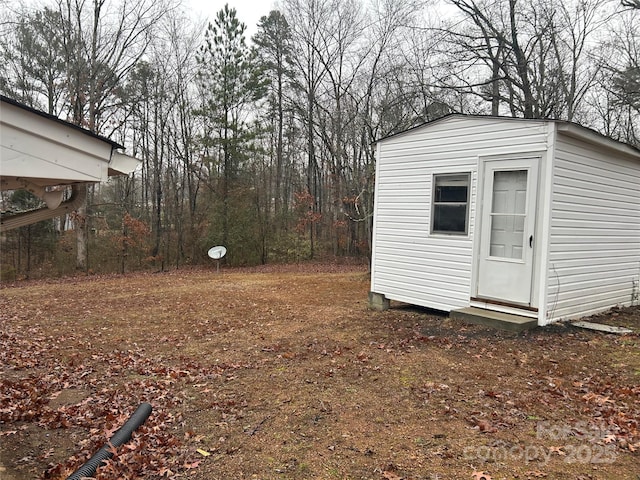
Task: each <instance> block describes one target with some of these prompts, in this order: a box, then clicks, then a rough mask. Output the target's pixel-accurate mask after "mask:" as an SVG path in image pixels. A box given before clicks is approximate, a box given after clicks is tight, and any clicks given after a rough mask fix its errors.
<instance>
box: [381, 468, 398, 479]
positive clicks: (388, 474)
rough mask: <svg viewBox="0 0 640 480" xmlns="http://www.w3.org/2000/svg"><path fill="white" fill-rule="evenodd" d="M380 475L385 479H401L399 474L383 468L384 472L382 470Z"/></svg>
mask: <svg viewBox="0 0 640 480" xmlns="http://www.w3.org/2000/svg"><path fill="white" fill-rule="evenodd" d="M382 476H383V477H384V478H385V479H386V480H402V477H401V476H399V475H396V474H395V473H393V472H390V471H388V470H385V471H384V472H382Z"/></svg>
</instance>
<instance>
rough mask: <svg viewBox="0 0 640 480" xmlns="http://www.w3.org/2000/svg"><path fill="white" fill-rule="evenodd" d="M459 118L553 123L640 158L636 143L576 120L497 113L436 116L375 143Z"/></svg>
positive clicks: (584, 138)
mask: <svg viewBox="0 0 640 480" xmlns="http://www.w3.org/2000/svg"><path fill="white" fill-rule="evenodd" d="M459 118H470V119H476V120H478V121H489V120H504V121H513V122H529V123H533V122H539V123H547V124H549V123H551V124H554V125H555V126H556V129H557V131H558V132H560V133H561V134H564V135H567V136H570V137H574V138H578V139H580V140H582V141H585V142H588V143H591V144H594V145H601V146H603V147H606V148H609V149H612V150H616V151H618V152H620V153H624V154H627V155H631V156H633V157H637V158H638V159H639V160H640V148H638V147H635V146H634V145H631V144H628V143H625V142H621V141H619V140H615V139H613V138H611V137H607V136H606V135H603V134H601V133H600V132H598V131H596V130H594V129H592V128H588V127H585V126H583V125H580V124H578V123H575V122H568V121H566V120H555V119H548V118H535V119H530V118H520V117H506V116H495V115H469V114H463V113H450V114H448V115H445V116H443V117H440V118H436V119H435V120H431V121H429V122H426V123H423V124H421V125H417V126H415V127H412V128H409V129H407V130H404V131H402V132H398V133H393V134H391V135H387V136H386V137H383V138H380V139H379V140H377V141H376V142H375V143H383V142H386V141H387V140H389V139H395V138H397V137H399V136H402V135H408V134H411V133H413V132H415V131H416V130H421V129H424V128H429V127H431V126H433V125H435V124H439V123H444V122H448V121H451V120H454V119H459Z"/></svg>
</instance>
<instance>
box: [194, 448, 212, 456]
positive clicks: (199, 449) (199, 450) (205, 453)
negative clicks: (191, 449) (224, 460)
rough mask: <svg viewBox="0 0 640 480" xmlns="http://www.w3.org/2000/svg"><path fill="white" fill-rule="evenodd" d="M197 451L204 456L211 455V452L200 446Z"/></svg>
mask: <svg viewBox="0 0 640 480" xmlns="http://www.w3.org/2000/svg"><path fill="white" fill-rule="evenodd" d="M196 452H198V453H199V454H200V455H202V456H203V457H208V456H209V455H211V454H210V453H209V452H207V451H206V450H203V449H201V448H198V449H197V450H196Z"/></svg>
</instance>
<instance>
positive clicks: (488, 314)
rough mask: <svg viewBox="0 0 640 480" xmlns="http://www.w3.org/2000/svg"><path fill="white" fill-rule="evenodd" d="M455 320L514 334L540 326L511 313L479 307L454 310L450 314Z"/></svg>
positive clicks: (533, 320)
mask: <svg viewBox="0 0 640 480" xmlns="http://www.w3.org/2000/svg"><path fill="white" fill-rule="evenodd" d="M449 317H451V318H452V319H454V320H461V321H463V322H467V323H473V324H475V325H484V326H487V327H491V328H496V329H500V330H510V331H512V332H522V331H523V330H528V329H531V328H535V327H537V326H538V320H537V319H535V318H530V317H523V316H520V315H512V314H510V313H502V312H494V311H492V310H485V309H483V308H477V307H466V308H461V309H459V310H452V311H451V313H450V314H449Z"/></svg>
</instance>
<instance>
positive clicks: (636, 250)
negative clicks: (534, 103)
mask: <svg viewBox="0 0 640 480" xmlns="http://www.w3.org/2000/svg"><path fill="white" fill-rule="evenodd" d="M373 225H374V227H373V240H372V263H371V293H370V305H371V306H372V307H373V308H379V309H384V308H388V306H389V300H397V301H401V302H405V303H409V304H413V305H420V306H424V307H428V308H432V309H437V310H442V311H446V312H452V315H453V314H454V313H456V312H462V313H465V314H466V313H468V312H472V313H473V314H477V313H478V312H481V313H484V314H486V315H487V316H489V317H493V318H497V319H510V320H509V321H511V320H513V319H516V323H517V322H518V321H522V322H521V323H522V324H523V325H528V326H531V325H546V324H548V323H551V322H554V321H558V320H562V319H572V318H579V317H583V316H586V315H589V314H593V313H596V312H599V311H604V310H607V309H609V308H611V307H614V306H623V305H631V304H634V303H637V302H638V294H639V288H640V287H639V283H640V150H638V149H636V148H634V147H632V146H630V145H627V144H624V143H620V142H617V141H614V140H612V139H610V138H607V137H605V136H603V135H601V134H599V133H597V132H595V131H593V130H590V129H588V128H585V127H582V126H579V125H577V124H575V123H569V122H563V121H554V120H529V119H516V118H506V117H483V116H467V115H457V114H456V115H449V116H446V117H443V118H441V119H438V120H435V121H433V122H430V123H427V124H425V125H422V126H420V127H417V128H414V129H411V130H409V131H406V132H403V133H400V134H397V135H393V136H390V137H387V138H384V139H382V140H380V141H379V142H378V143H377V164H376V186H375V209H374V220H373ZM494 312H497V313H494Z"/></svg>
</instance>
